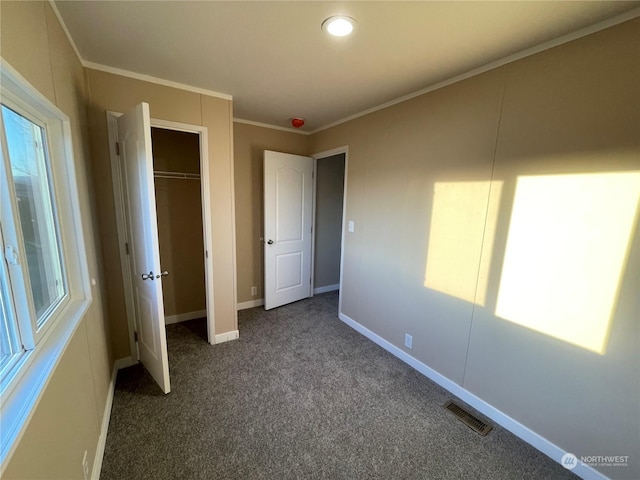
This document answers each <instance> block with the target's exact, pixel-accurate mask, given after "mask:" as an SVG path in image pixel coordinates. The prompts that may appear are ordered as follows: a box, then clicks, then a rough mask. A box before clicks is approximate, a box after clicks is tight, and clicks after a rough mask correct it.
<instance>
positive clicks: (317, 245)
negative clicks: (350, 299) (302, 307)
mask: <svg viewBox="0 0 640 480" xmlns="http://www.w3.org/2000/svg"><path fill="white" fill-rule="evenodd" d="M314 158H315V174H314V177H315V208H314V222H315V227H314V252H313V276H312V281H313V294H314V295H315V294H319V293H326V292H333V291H336V290H339V289H340V271H341V268H340V267H341V257H342V226H343V223H344V222H343V214H344V186H345V183H344V180H345V161H346V152H339V153H336V154H333V155H329V156H322V157H317V156H315V157H314Z"/></svg>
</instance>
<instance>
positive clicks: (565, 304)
mask: <svg viewBox="0 0 640 480" xmlns="http://www.w3.org/2000/svg"><path fill="white" fill-rule="evenodd" d="M639 196H640V172H621V173H597V174H579V175H554V176H531V177H520V178H519V179H518V181H517V188H516V193H515V198H514V204H513V210H512V215H511V223H510V227H509V236H508V239H507V246H506V253H505V258H504V264H503V268H502V276H501V280H500V289H499V293H498V301H497V306H496V315H498V316H500V317H502V318H504V319H506V320H509V321H511V322H514V323H517V324H519V325H522V326H525V327H528V328H531V329H533V330H536V331H538V332H541V333H544V334H546V335H550V336H552V337H555V338H558V339H560V340H563V341H566V342H569V343H571V344H574V345H578V346H580V347H583V348H585V349H588V350H591V351H594V352H597V353H599V354H604V352H605V350H606V344H607V337H608V332H609V323H610V319H611V316H612V315H613V309H614V307H615V302H616V296H617V292H618V287H619V282H620V279H621V276H622V274H623V273H624V267H625V260H626V258H627V251H628V247H629V243H630V241H631V235H632V234H633V228H634V225H635V219H636V210H637V206H638V199H639Z"/></svg>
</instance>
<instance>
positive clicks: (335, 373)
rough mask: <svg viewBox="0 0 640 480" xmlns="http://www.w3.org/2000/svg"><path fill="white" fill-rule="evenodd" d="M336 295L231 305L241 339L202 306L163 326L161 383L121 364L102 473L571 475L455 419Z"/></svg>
mask: <svg viewBox="0 0 640 480" xmlns="http://www.w3.org/2000/svg"><path fill="white" fill-rule="evenodd" d="M337 298H338V296H337V294H336V293H329V294H324V295H319V296H316V297H314V298H312V299H308V300H304V301H301V302H297V303H294V304H292V305H288V306H285V307H281V308H279V309H275V310H271V311H268V312H266V311H264V310H263V309H262V308H254V309H251V310H244V311H241V312H239V329H240V339H239V340H235V341H232V342H227V343H223V344H220V345H215V346H210V345H208V344H207V343H206V326H205V323H204V321H203V320H193V321H190V322H183V323H179V324H175V325H170V326H168V327H167V337H168V345H169V365H170V374H171V393H170V394H169V395H166V396H165V395H163V394H162V393H161V391H160V389H159V388H158V387H157V386H156V385H155V384H154V382H153V380H152V379H151V377H150V376H149V375H148V374H147V373H146V372H145V371H144V369H142V368H141V367H140V366H134V367H131V368H128V369H125V370H122V371H120V372H119V374H118V381H117V385H116V392H115V397H114V401H113V409H112V416H111V423H110V424H109V434H108V437H107V444H106V451H105V456H104V462H103V467H102V475H101V479H102V480H110V479H127V480H133V479H154V480H160V479H274V480H281V479H283V480H284V479H349V480H355V479H385V480H387V479H490V480H493V479H508V480H512V479H519V480H524V479H544V480H547V479H565V478H566V479H570V478H571V479H575V478H577V477H575V476H574V475H573V474H571V473H570V472H569V471H568V470H565V469H563V468H562V467H561V466H560V465H558V464H557V463H555V462H553V461H552V460H551V459H549V458H548V457H546V456H545V455H543V454H541V453H539V452H538V451H537V450H535V449H534V448H533V447H531V446H529V445H527V444H526V443H524V442H523V441H521V440H520V439H518V438H517V437H515V436H513V435H512V434H510V433H509V432H507V431H505V430H503V429H502V428H500V427H497V426H494V429H493V430H492V431H491V432H490V433H489V434H488V435H487V436H486V437H481V436H479V435H477V434H476V433H474V432H473V431H472V430H470V429H469V428H467V427H466V426H465V425H463V424H462V423H460V422H459V421H458V420H457V419H456V418H455V417H454V416H453V415H452V414H451V413H450V412H448V411H446V410H445V409H443V408H442V405H443V404H444V403H445V402H446V401H447V400H449V399H451V398H452V397H451V396H450V395H449V394H448V393H447V392H446V391H445V390H443V389H442V388H440V387H439V386H437V385H435V384H434V383H432V382H431V381H430V380H428V379H427V378H425V377H424V376H422V375H421V374H419V373H418V372H416V371H415V370H413V369H412V368H411V367H409V366H407V365H405V364H404V363H402V362H401V361H400V360H398V359H396V358H395V357H394V356H392V355H391V354H389V353H387V352H386V351H384V350H383V349H381V348H380V347H378V346H377V345H375V344H374V343H372V342H371V341H369V340H368V339H366V338H365V337H363V336H361V335H360V334H358V333H357V332H355V331H354V330H352V329H351V328H349V327H348V326H346V325H345V324H343V323H342V322H341V321H339V320H338V319H337V318H336V315H337ZM481 418H482V417H481Z"/></svg>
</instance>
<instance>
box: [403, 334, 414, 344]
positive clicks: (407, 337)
mask: <svg viewBox="0 0 640 480" xmlns="http://www.w3.org/2000/svg"><path fill="white" fill-rule="evenodd" d="M404 346H405V347H407V348H413V336H411V335H409V334H408V333H405V334H404Z"/></svg>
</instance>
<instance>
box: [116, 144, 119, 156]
mask: <svg viewBox="0 0 640 480" xmlns="http://www.w3.org/2000/svg"><path fill="white" fill-rule="evenodd" d="M116 155H120V144H119V143H118V142H116Z"/></svg>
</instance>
